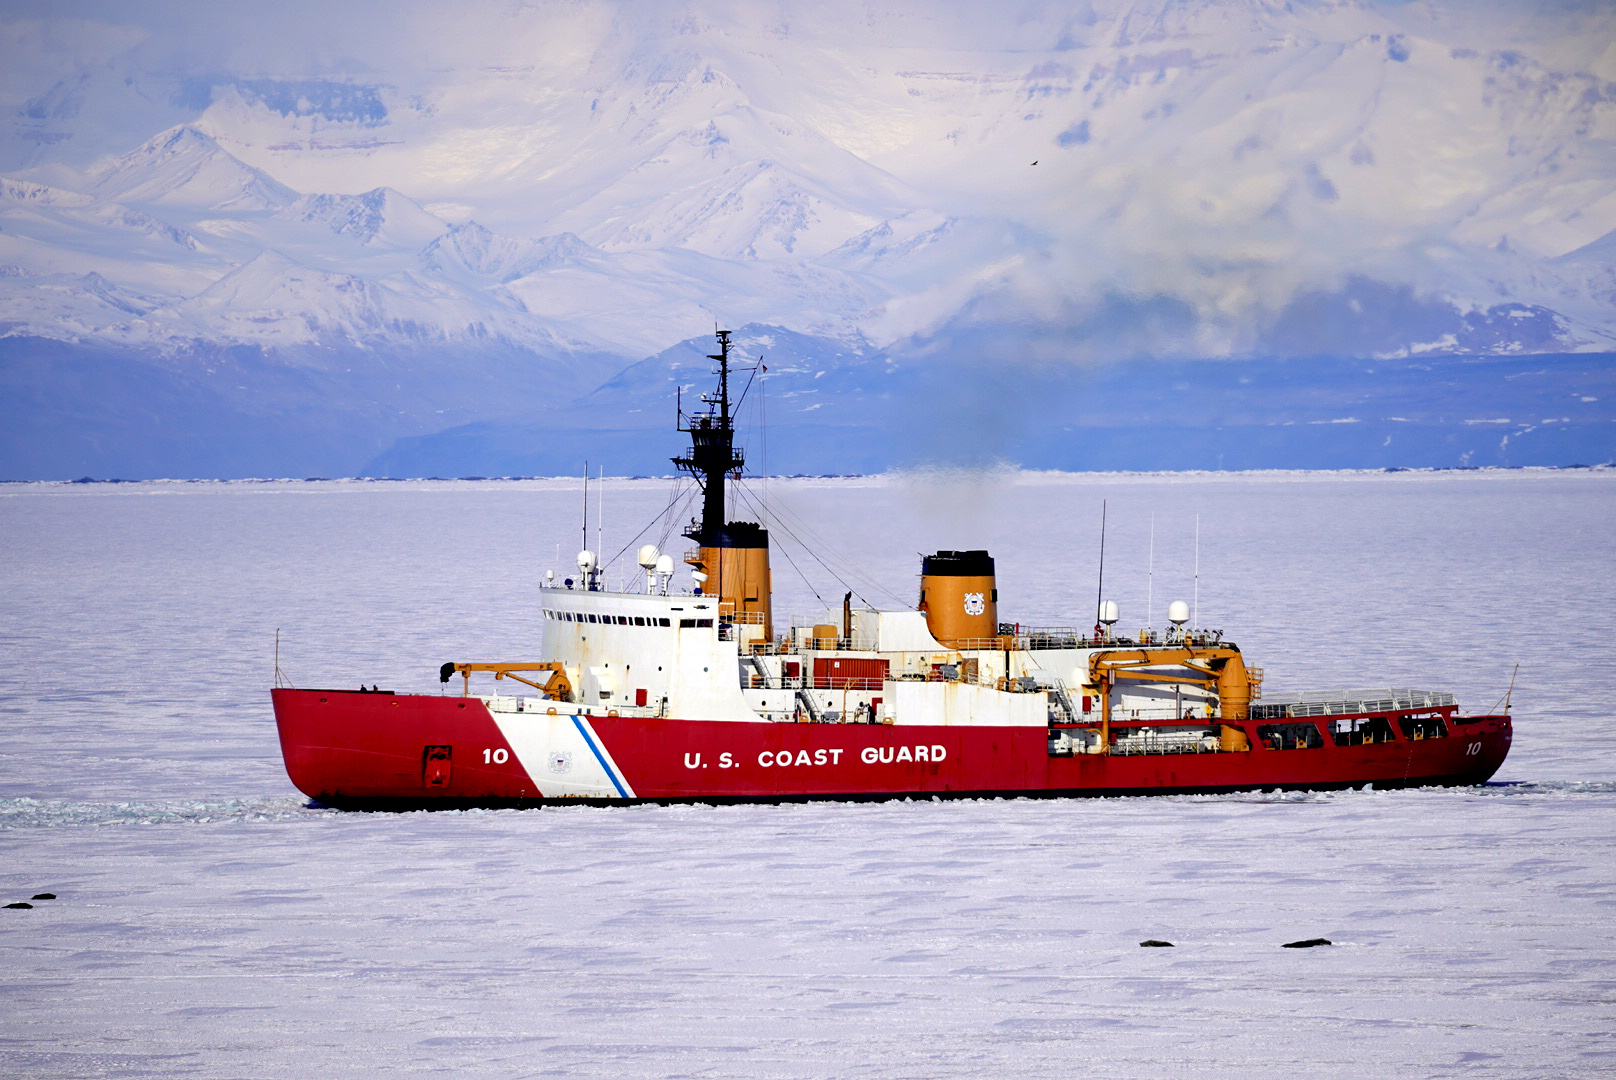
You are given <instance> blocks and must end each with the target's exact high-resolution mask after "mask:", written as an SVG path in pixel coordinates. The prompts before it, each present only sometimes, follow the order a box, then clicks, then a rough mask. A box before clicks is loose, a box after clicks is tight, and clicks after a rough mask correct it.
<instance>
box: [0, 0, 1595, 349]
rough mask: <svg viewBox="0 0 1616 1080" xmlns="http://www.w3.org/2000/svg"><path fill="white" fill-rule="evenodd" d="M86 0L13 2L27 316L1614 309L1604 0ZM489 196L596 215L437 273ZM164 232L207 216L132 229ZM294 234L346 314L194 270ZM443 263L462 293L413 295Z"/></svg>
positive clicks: (891, 322) (145, 334)
mask: <svg viewBox="0 0 1616 1080" xmlns="http://www.w3.org/2000/svg"><path fill="white" fill-rule="evenodd" d="M54 7H55V8H56V9H57V10H54V11H53V12H52V15H51V17H46V18H38V19H31V20H30V19H23V18H17V19H14V20H11V21H8V22H5V23H4V24H3V25H4V27H5V30H6V33H5V34H4V35H3V36H0V59H4V60H5V61H6V64H5V65H4V67H5V70H6V72H7V73H6V74H5V75H4V76H3V77H0V104H3V105H5V106H7V107H8V108H9V109H10V110H11V111H10V112H9V113H8V114H7V116H6V118H5V119H4V120H3V121H0V170H3V171H4V172H5V173H6V174H7V176H8V177H10V179H7V178H0V264H7V265H11V266H14V267H16V268H17V269H18V274H17V275H16V277H17V280H13V281H11V282H10V283H9V284H8V287H7V290H6V291H5V292H0V320H3V321H4V322H5V323H8V324H10V325H9V326H8V328H7V329H8V332H13V333H30V334H40V335H44V336H48V337H58V338H67V339H73V340H93V341H110V342H118V343H125V344H136V345H141V346H146V347H166V346H171V345H174V344H175V343H177V342H185V341H192V340H196V339H198V338H200V339H202V340H208V341H227V342H235V341H248V342H254V343H260V344H267V345H276V346H287V345H309V344H315V343H322V344H329V343H330V342H331V341H332V340H333V339H334V338H340V339H343V340H352V341H356V342H360V343H365V344H369V345H373V346H379V345H386V344H390V343H397V342H399V341H410V342H415V341H419V340H421V339H422V338H423V337H424V338H427V339H432V338H434V337H442V338H445V339H451V340H461V341H473V340H481V339H484V338H488V337H497V338H500V339H502V340H506V341H513V342H517V343H525V344H533V345H544V344H549V343H551V342H552V341H553V340H554V339H555V338H557V337H560V338H565V339H568V340H570V341H576V342H577V343H579V344H580V345H583V346H588V347H595V348H605V349H614V350H621V351H622V352H623V354H624V355H630V356H636V357H637V356H644V355H648V354H650V353H653V352H656V351H659V350H661V349H662V348H665V347H667V346H668V345H671V344H673V343H675V342H677V341H679V340H683V339H686V338H689V337H691V336H695V335H696V334H699V333H701V332H703V331H705V330H710V328H711V324H712V322H713V320H714V319H715V318H716V319H718V320H719V321H721V322H723V323H726V324H728V325H741V324H744V323H748V322H758V323H768V324H773V325H780V326H784V327H787V328H789V329H793V330H798V331H802V332H814V333H827V334H831V335H835V336H851V335H864V336H866V337H868V338H869V339H870V340H871V341H872V342H874V343H876V344H877V345H880V346H883V347H884V346H886V345H889V344H891V343H894V342H899V341H904V340H907V339H908V338H909V337H910V336H911V335H920V336H925V335H928V334H932V333H936V332H939V331H940V330H941V329H942V328H945V327H948V326H950V325H951V324H952V323H953V322H954V321H955V320H958V319H963V320H964V321H965V322H966V323H970V322H971V321H972V320H977V319H984V318H986V319H993V320H999V321H1009V322H1014V323H1022V322H1025V323H1032V324H1043V323H1050V324H1054V325H1065V326H1072V327H1082V326H1085V325H1089V324H1090V322H1091V321H1092V322H1095V323H1099V324H1103V323H1104V322H1105V317H1106V313H1107V312H1108V311H1110V310H1111V306H1112V305H1113V304H1114V303H1115V302H1116V301H1117V300H1118V298H1129V299H1133V300H1137V301H1141V302H1151V301H1154V302H1161V301H1171V302H1172V303H1173V304H1174V305H1176V306H1175V310H1182V312H1183V313H1184V316H1183V319H1182V320H1181V321H1180V322H1175V323H1174V324H1173V326H1172V327H1171V328H1168V329H1165V330H1157V331H1154V332H1152V334H1151V335H1147V340H1146V341H1145V342H1144V343H1143V345H1141V346H1140V348H1142V349H1143V350H1144V351H1145V352H1147V353H1153V354H1156V355H1167V356H1183V355H1194V356H1218V355H1226V354H1230V353H1235V354H1238V353H1242V352H1245V351H1250V350H1252V349H1259V350H1260V349H1261V347H1262V346H1261V342H1262V341H1263V340H1264V339H1263V334H1264V332H1265V330H1266V329H1268V328H1271V327H1272V326H1273V325H1274V324H1275V320H1276V319H1278V318H1279V317H1280V316H1281V313H1283V312H1284V311H1285V310H1286V309H1287V306H1288V305H1289V304H1291V302H1292V301H1294V300H1296V299H1297V298H1298V297H1304V298H1305V297H1309V296H1313V295H1335V294H1336V293H1337V292H1339V291H1340V290H1341V289H1342V288H1343V287H1344V285H1345V284H1346V283H1349V282H1350V281H1352V280H1354V279H1371V280H1374V281H1379V282H1385V283H1389V284H1391V285H1393V286H1397V287H1406V288H1408V289H1411V290H1412V291H1413V294H1414V295H1415V296H1417V297H1418V298H1419V299H1420V300H1421V302H1424V303H1431V304H1444V305H1453V306H1454V307H1456V308H1457V309H1458V310H1460V311H1463V312H1472V311H1476V310H1485V309H1488V308H1491V307H1495V306H1497V305H1501V304H1507V303H1519V304H1532V305H1539V306H1542V307H1544V308H1547V309H1550V310H1552V311H1554V312H1556V313H1557V316H1558V322H1557V324H1556V326H1557V330H1556V333H1555V335H1554V338H1553V340H1552V341H1535V342H1532V343H1529V344H1530V345H1531V347H1532V348H1535V349H1545V348H1551V349H1568V350H1569V349H1579V348H1586V349H1593V348H1597V349H1608V348H1610V347H1611V343H1612V341H1616V300H1613V293H1612V286H1611V281H1612V262H1611V258H1610V255H1609V252H1608V250H1607V249H1608V247H1609V243H1608V241H1609V238H1610V237H1611V236H1616V46H1613V45H1612V44H1611V42H1612V41H1613V40H1616V14H1613V13H1612V11H1611V9H1610V8H1609V6H1608V5H1602V4H1597V3H1556V4H1548V5H1540V4H1529V3H1523V2H1515V0H1482V2H1477V3H1463V4H1460V3H1451V2H1448V0H1414V2H1412V3H1379V2H1376V0H1330V2H1321V3H1307V4H1280V3H1272V2H1269V0H1195V2H1187V3H1158V2H1152V3H1139V2H1135V0H1092V2H1085V3H1079V4H1072V3H1066V2H1054V3H1038V2H1035V3H1030V4H1025V5H1022V6H1020V7H1018V8H1017V9H1016V10H1015V12H1014V13H1013V14H1011V13H1008V12H1005V11H1000V10H998V9H995V8H992V7H991V6H990V7H987V8H984V7H982V6H981V5H976V4H966V3H961V2H953V0H951V2H948V3H935V2H928V3H914V2H902V0H886V2H883V3H877V4H866V3H854V2H853V0H835V2H831V3H823V2H819V0H815V2H813V3H803V2H800V0H771V2H769V3H760V2H752V0H739V2H737V3H734V4H726V5H723V6H722V7H715V6H714V5H710V4H699V3H685V2H668V3H662V2H640V3H631V4H619V3H615V2H608V0H582V2H579V0H541V2H537V3H531V4H522V5H508V4H495V3H474V4H466V5H457V7H456V9H455V11H454V13H453V15H452V17H451V16H450V15H449V13H448V12H447V11H446V10H445V9H443V8H442V7H441V5H435V4H390V5H386V6H385V7H382V6H377V5H373V4H369V3H363V2H360V3H354V4H350V5H344V10H343V11H341V12H333V11H330V10H329V9H328V8H327V7H326V6H323V5H322V6H319V7H314V6H313V5H305V4H292V5H290V6H288V5H278V6H276V7H274V8H264V9H262V10H261V11H258V10H255V9H243V8H230V9H228V10H226V9H220V12H219V13H218V14H216V15H213V16H211V17H209V18H202V17H200V16H199V15H198V14H197V12H196V11H195V10H194V6H187V5H183V4H182V5H174V4H164V3H161V2H159V3H155V4H152V5H148V6H146V7H144V8H143V9H141V10H134V9H131V10H130V11H129V12H128V13H127V18H128V19H130V20H131V24H130V25H124V24H122V23H116V24H115V23H113V22H111V21H109V18H108V16H107V14H106V12H105V10H104V9H103V8H101V7H99V6H98V5H95V4H93V3H76V2H71V0H70V2H64V3H63V4H60V5H55V6H54ZM170 8H177V9H178V11H177V13H176V12H174V11H170V10H168V9H170ZM310 26H318V27H319V28H320V32H319V35H318V36H319V38H320V44H319V47H318V48H312V49H311V48H310V45H309V41H308V37H309V27H310ZM24 184H33V185H36V186H38V185H41V184H43V185H45V186H47V187H56V188H60V189H62V190H64V191H66V192H67V193H68V194H69V196H70V197H71V198H72V199H80V200H92V201H93V203H94V209H95V213H97V214H100V215H102V216H103V217H105V218H107V219H108V220H106V221H104V222H102V223H101V224H100V225H98V226H95V227H92V226H90V225H88V224H86V223H85V222H84V220H83V218H84V217H85V214H84V208H83V207H82V206H80V205H78V204H70V205H59V206H54V207H50V206H44V205H41V204H40V200H39V199H38V198H35V197H31V196H20V195H19V192H21V191H22V190H23V188H22V187H21V186H20V185H24ZM131 214H142V215H146V217H148V218H150V219H152V224H151V225H149V226H146V225H141V224H136V223H133V221H132V219H131V220H126V219H128V216H129V215H131ZM114 219H116V220H114ZM471 222H478V223H480V226H479V227H486V229H487V230H489V231H490V233H491V235H492V236H493V237H495V238H497V239H496V242H495V245H494V246H496V247H498V248H500V249H503V250H505V251H507V252H510V253H514V252H515V251H516V250H517V249H520V248H522V247H524V246H529V245H533V244H535V243H543V242H549V243H552V244H553V243H555V242H556V241H558V240H559V239H561V238H570V240H571V241H573V242H574V245H575V246H574V247H573V248H572V250H569V251H567V252H565V253H559V252H558V253H557V255H558V257H557V258H555V259H554V260H550V261H544V262H540V263H534V264H532V265H531V266H530V268H529V269H527V270H526V271H525V272H523V273H522V275H521V277H520V278H519V279H518V283H517V284H513V283H511V281H510V280H509V279H508V278H507V277H506V276H505V268H506V267H510V266H514V265H516V264H517V263H519V262H520V261H521V260H520V259H517V260H515V262H512V261H511V260H509V259H495V260H493V261H494V263H497V264H498V265H499V266H500V268H501V269H500V270H499V271H496V272H492V273H489V272H483V271H480V270H478V271H475V272H473V273H470V274H469V275H468V274H466V273H461V274H459V275H454V274H450V275H440V274H439V273H438V272H437V268H436V267H435V266H434V265H433V263H434V260H433V258H432V256H431V253H430V251H429V250H428V247H429V245H431V244H433V243H434V242H435V238H439V239H441V235H442V234H444V233H445V232H446V231H447V230H448V229H449V228H451V227H457V226H466V225H468V224H469V223H471ZM171 232H177V233H183V234H184V235H185V236H187V237H190V238H192V240H193V241H194V242H193V243H190V244H186V243H184V242H180V243H178V244H177V246H171V247H164V246H163V245H162V244H160V243H156V244H151V245H150V246H148V247H146V248H143V249H142V250H141V252H140V257H139V258H131V257H130V252H129V250H128V249H129V246H130V244H131V243H136V244H148V243H149V242H148V241H147V240H144V239H142V236H144V235H145V234H148V233H149V234H151V235H152V236H162V235H167V234H169V233H171ZM1601 244H1604V246H1603V247H1602V246H1601ZM480 246H482V247H484V248H486V247H488V244H487V242H486V241H484V242H483V243H482V244H481V245H480ZM266 251H275V252H278V253H279V254H280V255H282V256H284V257H286V258H289V259H292V260H294V261H296V262H297V263H300V264H303V265H306V266H307V267H309V268H310V269H312V270H317V271H322V272H324V273H326V274H327V275H329V276H327V277H324V278H321V279H320V280H319V284H318V288H316V289H314V290H313V291H311V292H309V293H306V294H300V295H301V296H302V299H303V300H304V301H305V302H306V303H307V305H308V307H309V308H310V310H312V311H315V312H332V311H333V310H335V309H336V308H338V307H343V306H344V305H343V296H342V294H344V293H345V292H348V291H351V290H354V289H361V290H362V291H366V292H368V293H369V294H370V295H371V296H373V297H374V296H381V297H384V299H382V300H378V301H376V302H374V303H369V302H367V304H366V305H364V306H363V308H362V309H360V310H354V309H349V310H347V312H346V314H344V315H343V316H341V317H337V318H335V319H332V318H329V317H322V318H321V319H319V320H317V321H316V322H317V323H318V324H316V323H311V321H310V320H309V319H308V318H305V317H304V316H303V314H302V313H301V312H300V311H299V310H298V309H297V308H296V307H285V308H282V307H268V308H265V307H255V306H252V305H251V304H250V303H245V304H243V305H241V306H231V305H226V306H223V307H217V308H214V309H210V310H209V311H207V312H201V311H199V310H198V309H197V308H196V307H195V306H194V305H193V306H191V307H187V306H185V305H186V304H187V302H189V301H192V300H195V299H196V298H197V296H198V294H199V293H200V292H201V291H202V290H203V289H204V288H206V287H207V286H208V285H210V284H212V283H214V282H217V281H219V280H220V279H221V278H223V277H225V276H226V275H227V274H231V273H233V272H236V271H239V270H240V268H241V267H243V266H244V265H247V264H250V263H252V262H253V261H254V260H255V259H256V258H257V257H259V256H260V255H262V254H263V253H264V252H266ZM468 265H470V264H464V263H462V264H461V267H460V268H461V270H463V271H464V270H465V269H466V267H467V266H468ZM90 272H96V273H99V274H101V275H102V276H104V277H105V278H106V279H107V280H109V281H111V282H112V283H113V284H114V285H116V286H117V287H119V288H122V289H127V290H131V291H133V292H135V293H138V294H141V295H148V294H149V295H152V296H154V297H158V298H160V302H159V303H158V304H156V305H155V306H154V307H153V309H152V311H150V312H149V313H146V315H145V317H144V318H143V319H139V320H130V319H128V318H126V317H121V316H119V315H118V314H116V313H115V312H116V309H112V310H103V309H102V308H101V307H98V306H96V305H94V304H86V303H82V302H73V301H63V299H62V296H61V287H60V279H58V278H55V277H52V275H61V274H73V275H83V274H87V273H90ZM422 276H424V277H425V278H426V279H428V283H427V284H423V283H422V282H421V281H419V280H417V279H418V278H420V277H422ZM507 285H509V286H510V287H509V288H507ZM34 286H37V287H34ZM25 288H26V289H28V290H29V291H27V293H26V295H23V296H16V295H15V294H18V293H19V292H22V291H24V290H25ZM316 294H319V295H316ZM14 296H15V298H13V297H14ZM402 296H409V297H411V298H412V299H411V300H409V301H405V300H397V299H396V298H397V297H402ZM423 296H426V297H430V302H431V306H432V307H433V308H435V309H436V310H437V311H438V312H439V313H440V314H439V317H438V318H437V319H436V320H432V319H428V320H427V322H426V323H423V322H422V320H421V315H420V313H419V312H418V311H416V310H402V309H407V308H411V306H412V304H413V305H414V306H415V307H419V306H421V298H422V297H423ZM395 301H396V302H395ZM53 304H54V305H55V306H54V307H53ZM93 314H99V316H100V318H99V321H94V320H92V319H91V316H92V315H93ZM1373 318H1380V319H1382V320H1390V321H1391V323H1393V324H1394V329H1395V330H1396V331H1397V332H1398V333H1401V334H1402V335H1403V338H1402V340H1401V345H1400V346H1399V347H1401V348H1402V349H1403V350H1405V351H1438V352H1440V351H1453V348H1454V347H1453V346H1452V344H1451V343H1444V342H1443V341H1440V340H1437V341H1432V340H1427V339H1426V338H1422V337H1420V336H1419V334H1420V333H1421V327H1420V325H1419V324H1418V320H1417V319H1416V318H1415V317H1413V316H1411V315H1410V314H1409V313H1408V312H1407V311H1387V312H1379V313H1372V319H1373ZM1399 320H1403V321H1404V322H1406V325H1403V324H1402V323H1400V322H1399ZM1096 333H1097V332H1096ZM1099 336H1101V337H1103V336H1104V335H1103V334H1102V335H1099ZM1079 344H1080V343H1079ZM1521 345H1522V343H1521V342H1504V343H1501V344H1499V345H1498V346H1497V347H1498V348H1500V349H1505V350H1507V349H1509V348H1511V347H1521ZM1094 347H1095V348H1096V349H1097V350H1098V352H1097V355H1104V354H1105V351H1106V349H1108V348H1109V349H1112V350H1114V349H1115V347H1116V343H1115V342H1114V341H1111V342H1110V343H1109V344H1105V343H1098V344H1096V345H1095V346H1094ZM1324 347H1326V348H1328V347H1329V345H1328V343H1326V345H1325V346H1324ZM1385 347H1387V348H1391V347H1392V346H1385Z"/></svg>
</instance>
